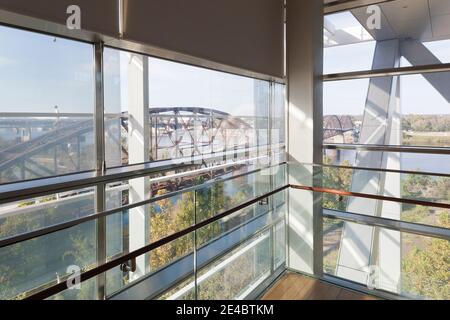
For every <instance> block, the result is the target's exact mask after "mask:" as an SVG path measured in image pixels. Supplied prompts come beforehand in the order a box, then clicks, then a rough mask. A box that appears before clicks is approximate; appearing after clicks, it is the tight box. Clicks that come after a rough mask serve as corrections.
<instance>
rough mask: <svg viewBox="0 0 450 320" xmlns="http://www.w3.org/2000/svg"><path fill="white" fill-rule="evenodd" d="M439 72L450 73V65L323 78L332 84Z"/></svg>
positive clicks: (329, 75)
mask: <svg viewBox="0 0 450 320" xmlns="http://www.w3.org/2000/svg"><path fill="white" fill-rule="evenodd" d="M438 72H450V63H440V64H432V65H421V66H412V67H398V68H387V69H372V70H362V71H352V72H340V73H329V74H325V75H324V76H323V81H324V82H330V81H343V80H355V79H367V78H380V77H395V76H407V75H415V74H427V73H438Z"/></svg>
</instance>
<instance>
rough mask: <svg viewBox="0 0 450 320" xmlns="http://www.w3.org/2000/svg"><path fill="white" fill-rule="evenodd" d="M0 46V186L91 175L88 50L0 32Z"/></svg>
mask: <svg viewBox="0 0 450 320" xmlns="http://www.w3.org/2000/svg"><path fill="white" fill-rule="evenodd" d="M0 42H1V43H2V45H1V47H0V97H1V98H0V183H8V182H15V181H20V180H27V179H34V178H41V177H47V176H55V175H59V174H66V173H73V172H77V171H83V170H90V169H93V166H94V159H95V156H94V136H93V132H94V131H93V123H94V122H93V112H94V102H95V100H94V57H93V46H92V45H90V44H85V43H81V42H76V41H71V40H66V39H62V38H58V37H52V36H47V35H42V34H37V33H33V32H29V31H22V30H17V29H13V28H8V27H3V26H0Z"/></svg>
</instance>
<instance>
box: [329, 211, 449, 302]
mask: <svg viewBox="0 0 450 320" xmlns="http://www.w3.org/2000/svg"><path fill="white" fill-rule="evenodd" d="M446 219H447V227H450V225H448V215H447V218H446ZM355 226H358V225H356V224H355V223H351V222H343V221H340V220H335V219H324V271H325V272H326V273H329V274H332V275H336V276H338V277H342V278H346V279H349V280H353V281H357V282H360V283H362V284H364V285H368V286H369V287H371V288H377V289H383V290H387V291H391V292H394V293H399V294H402V295H406V296H409V297H411V298H429V299H446V300H448V299H449V298H450V282H449V277H450V269H449V262H448V257H449V255H450V242H449V241H447V240H441V239H433V238H429V237H424V236H419V235H414V234H409V233H404V232H398V231H392V230H386V229H383V228H379V227H369V226H361V225H359V226H360V227H361V228H365V229H366V230H365V232H366V233H369V234H373V235H376V237H377V238H375V239H377V241H374V242H373V244H372V245H371V246H368V247H364V244H365V243H367V241H365V240H364V237H361V238H359V237H358V236H357V234H355V233H352V235H351V236H350V232H349V230H351V229H352V228H353V229H354V228H355ZM358 242H360V245H359V246H360V247H359V250H356V251H353V253H352V254H349V253H350V252H351V251H349V250H345V249H342V247H343V246H347V247H349V248H356V247H355V244H356V243H358ZM364 261H370V262H369V263H368V264H365V263H364ZM350 267H354V268H355V269H354V270H353V271H352V270H351V269H350ZM369 272H370V273H369ZM369 274H370V276H369Z"/></svg>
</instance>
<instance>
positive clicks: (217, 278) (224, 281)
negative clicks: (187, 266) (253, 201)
mask: <svg viewBox="0 0 450 320" xmlns="http://www.w3.org/2000/svg"><path fill="white" fill-rule="evenodd" d="M270 257H271V256H270V237H269V232H265V233H262V234H261V235H259V236H257V237H255V238H254V239H251V240H249V241H247V242H245V243H244V244H242V245H240V246H239V247H238V248H237V249H235V250H233V251H232V252H230V253H228V254H227V255H225V256H224V257H222V258H220V259H219V260H217V261H215V262H213V263H211V264H210V265H208V266H206V267H204V268H203V269H202V270H201V271H200V272H199V274H198V278H197V285H198V295H199V299H202V300H220V299H221V300H224V299H242V298H245V297H246V296H247V295H248V294H249V293H250V292H251V290H252V288H255V287H256V286H257V285H258V284H259V283H261V282H262V281H264V280H265V279H267V277H268V276H269V275H270V265H271V262H270V259H271V258H270Z"/></svg>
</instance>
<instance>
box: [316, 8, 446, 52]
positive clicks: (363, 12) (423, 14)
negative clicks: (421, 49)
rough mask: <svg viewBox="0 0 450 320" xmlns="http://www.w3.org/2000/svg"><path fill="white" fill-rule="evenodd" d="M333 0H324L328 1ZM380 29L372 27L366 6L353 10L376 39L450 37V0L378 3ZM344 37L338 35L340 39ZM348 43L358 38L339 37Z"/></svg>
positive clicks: (436, 38) (440, 38) (427, 39)
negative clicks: (370, 26) (368, 23)
mask: <svg viewBox="0 0 450 320" xmlns="http://www.w3.org/2000/svg"><path fill="white" fill-rule="evenodd" d="M332 1H334V0H324V2H325V3H329V2H332ZM379 6H380V8H381V13H382V16H381V26H382V27H381V30H369V29H368V28H367V21H368V18H369V14H368V13H367V7H364V8H357V9H354V10H352V11H351V12H352V14H353V15H354V16H355V17H356V19H357V20H358V21H359V23H361V25H362V26H364V27H365V28H366V29H367V31H368V32H369V33H370V35H371V36H372V37H373V38H374V39H376V40H387V39H393V38H406V39H417V40H421V41H432V40H442V39H450V0H395V1H389V2H386V3H382V4H379ZM342 39H345V38H344V37H339V40H342ZM338 42H339V44H346V43H352V42H359V41H343V42H344V43H341V41H338Z"/></svg>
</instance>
